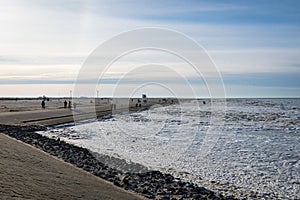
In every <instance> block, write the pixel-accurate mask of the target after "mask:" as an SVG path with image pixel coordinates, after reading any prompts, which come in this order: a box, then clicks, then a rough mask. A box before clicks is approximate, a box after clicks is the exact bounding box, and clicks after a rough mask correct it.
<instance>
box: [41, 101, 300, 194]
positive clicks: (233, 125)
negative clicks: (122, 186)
mask: <svg viewBox="0 0 300 200" xmlns="http://www.w3.org/2000/svg"><path fill="white" fill-rule="evenodd" d="M39 133H40V134H42V135H45V136H47V137H50V138H59V139H61V140H64V141H66V142H68V143H72V144H75V145H78V146H82V147H85V148H87V149H89V150H91V151H92V152H96V153H99V154H103V155H108V156H112V157H115V158H120V159H124V160H126V161H127V162H128V163H138V164H141V165H143V166H145V167H147V168H148V169H149V170H160V171H162V172H165V173H171V174H172V175H174V176H176V177H179V178H182V179H184V180H188V181H192V182H194V183H196V184H199V185H201V186H204V187H206V188H208V189H211V190H213V191H216V192H217V193H221V194H224V195H234V196H236V197H237V198H247V197H249V196H250V194H255V195H257V197H258V198H265V199H270V198H273V199H300V99H182V100H180V101H179V103H178V104H171V105H165V106H162V105H154V106H152V107H151V108H150V109H148V110H144V111H140V112H132V113H130V112H124V113H118V114H113V115H111V116H108V117H105V118H101V119H98V120H89V121H83V122H77V123H76V124H65V125H62V126H58V127H55V128H51V129H49V130H47V131H43V132H39Z"/></svg>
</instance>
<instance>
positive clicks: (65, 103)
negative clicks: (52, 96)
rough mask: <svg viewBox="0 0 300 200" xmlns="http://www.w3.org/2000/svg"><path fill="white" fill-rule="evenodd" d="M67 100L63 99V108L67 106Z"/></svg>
mask: <svg viewBox="0 0 300 200" xmlns="http://www.w3.org/2000/svg"><path fill="white" fill-rule="evenodd" d="M67 105H68V102H67V100H65V101H64V108H67Z"/></svg>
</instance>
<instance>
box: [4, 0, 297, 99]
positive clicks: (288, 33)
mask: <svg viewBox="0 0 300 200" xmlns="http://www.w3.org/2000/svg"><path fill="white" fill-rule="evenodd" d="M299 10H300V2H299V1H297V0H294V1H291V0H289V1H277V0H274V1H269V0H268V1H267V0H266V1H233V0H232V1H221V0H220V1H176V0H167V1H144V0H139V1H137V0H136V1H133V0H130V1H128V0H125V1H115V0H109V1H108V0H106V1H79V0H74V1H58V0H54V1H53V0H45V1H38V0H28V1H15V0H12V1H11V0H10V1H8V0H7V1H6V0H4V1H3V0H2V1H0V24H1V31H0V44H1V45H0V69H1V71H0V91H1V94H0V96H40V95H43V94H46V95H49V96H64V95H65V96H67V95H68V94H69V91H70V90H72V88H73V83H74V82H75V80H76V77H77V74H78V72H79V70H80V68H81V66H82V64H83V62H84V60H85V59H86V58H87V57H88V56H89V55H90V53H91V52H92V51H93V50H94V49H95V48H97V47H98V46H99V45H100V44H101V43H103V42H105V41H107V40H108V39H111V38H112V37H113V36H115V35H117V34H119V33H121V32H124V31H129V30H132V29H136V28H142V27H159V28H167V29H172V30H175V31H179V32H181V33H183V34H186V35H187V36H189V37H191V38H192V39H194V40H195V41H196V42H197V43H198V44H200V45H202V46H203V47H204V48H205V50H206V51H207V53H208V54H209V56H210V57H211V59H212V60H213V62H214V63H215V64H216V66H217V68H218V69H219V71H220V73H221V75H222V78H223V81H224V87H225V90H226V95H227V97H299V96H300V81H299V80H300V37H299V35H300V12H299ZM146 56H147V59H149V60H150V61H151V62H156V63H162V64H165V65H167V64H170V63H171V61H172V62H173V64H174V62H175V61H174V59H173V60H172V59H171V58H169V57H168V56H162V55H155V54H153V55H152V54H147V55H146ZM146 56H145V53H144V54H137V55H133V56H129V57H128V58H127V59H124V60H123V61H122V62H119V63H117V66H116V67H115V68H114V70H112V71H110V72H109V73H108V74H107V76H105V80H103V81H102V84H103V85H101V87H100V88H101V89H100V91H101V94H102V95H104V96H107V95H111V92H110V90H111V88H112V87H113V85H114V84H115V83H116V82H117V81H118V80H119V79H120V78H121V76H119V75H120V74H122V73H125V72H126V70H127V69H128V68H130V65H132V64H136V63H139V64H145V63H143V59H142V58H144V57H146ZM156 56H157V57H156ZM150 57H151V59H150ZM149 60H148V61H149ZM136 61H138V62H136ZM150 61H149V62H150ZM176 62H177V61H176ZM177 64H178V65H180V64H181V63H180V62H178V63H177ZM149 73H150V72H148V74H149ZM150 74H151V73H150ZM191 74H192V72H191ZM187 76H188V77H187V79H190V80H193V81H192V84H198V85H201V84H203V80H201V79H193V78H194V77H192V76H191V77H189V75H188V73H187ZM168 78H170V79H171V78H172V77H168V75H167V74H166V77H164V78H162V79H164V80H168ZM130 83H131V84H132V80H131V81H130ZM128 84H129V82H128ZM178 84H179V83H178ZM130 87H131V88H134V86H130ZM136 87H138V86H136ZM124 89H126V82H125V83H124ZM145 90H146V89H145ZM146 92H148V93H150V94H149V96H151V94H153V95H156V96H157V95H162V96H163V93H161V91H155V89H153V90H151V89H149V88H147V90H146ZM204 93H205V92H204ZM205 94H206V93H205ZM205 94H204V95H205ZM87 95H88V94H87ZM182 95H183V96H184V94H182Z"/></svg>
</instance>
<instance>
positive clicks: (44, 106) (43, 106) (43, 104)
mask: <svg viewBox="0 0 300 200" xmlns="http://www.w3.org/2000/svg"><path fill="white" fill-rule="evenodd" d="M42 108H43V109H45V108H46V103H45V100H43V101H42Z"/></svg>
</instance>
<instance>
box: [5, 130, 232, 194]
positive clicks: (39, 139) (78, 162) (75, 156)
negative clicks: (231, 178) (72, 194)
mask: <svg viewBox="0 0 300 200" xmlns="http://www.w3.org/2000/svg"><path fill="white" fill-rule="evenodd" d="M41 130H45V127H42V126H8V125H0V132H2V133H4V134H7V135H9V136H11V137H13V138H16V139H18V140H21V141H23V142H25V143H27V144H30V145H32V146H35V147H36V148H38V149H41V150H43V151H45V152H47V153H49V154H51V155H53V156H56V157H58V158H60V159H62V160H64V161H65V162H68V163H71V164H73V165H75V166H77V167H79V168H82V169H83V170H85V171H88V172H90V173H92V174H94V175H95V176H98V177H101V178H103V179H105V180H107V181H110V182H112V183H113V184H114V185H116V186H118V187H121V188H124V189H125V190H130V191H134V192H136V193H139V194H141V195H143V196H144V197H146V198H156V199H233V197H226V198H225V197H223V196H217V195H216V194H215V193H214V192H213V191H210V190H207V189H205V188H203V187H199V186H197V185H195V184H193V183H192V182H185V181H182V180H180V179H177V178H175V177H173V176H172V175H170V174H164V173H161V172H159V171H149V170H146V169H142V170H141V171H140V172H130V171H124V170H120V169H115V168H113V167H111V166H108V165H106V164H105V163H104V162H102V161H101V156H99V157H97V158H96V156H95V154H94V153H92V152H90V151H89V150H88V149H85V148H82V147H77V146H75V145H71V144H68V143H66V142H64V141H60V140H55V139H51V138H47V137H44V136H41V135H39V134H38V133H36V131H41ZM104 157H105V156H104ZM105 159H113V160H114V161H110V163H113V162H124V161H123V160H120V159H118V158H112V157H111V158H107V157H106V158H105ZM127 164H128V163H127ZM128 165H130V164H128ZM132 166H133V167H136V166H138V164H135V163H133V164H132ZM127 167H130V166H127Z"/></svg>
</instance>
